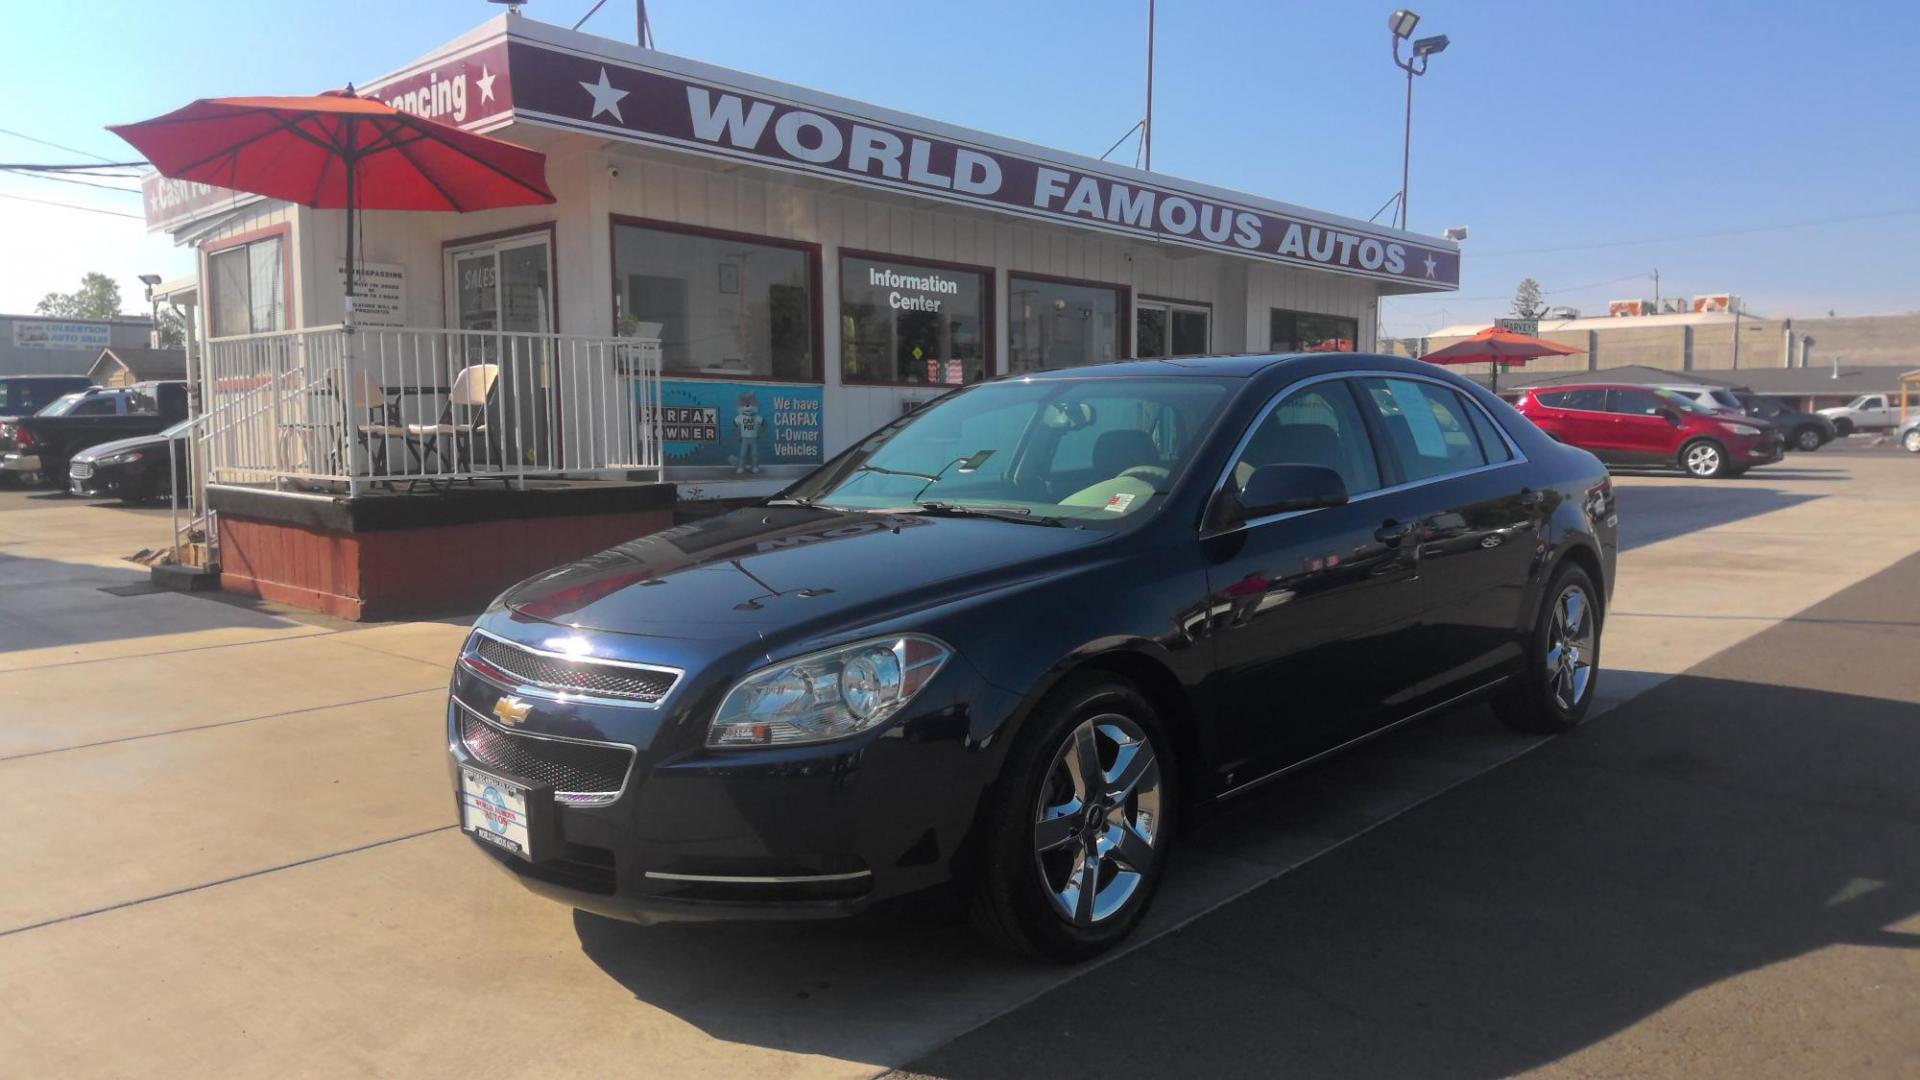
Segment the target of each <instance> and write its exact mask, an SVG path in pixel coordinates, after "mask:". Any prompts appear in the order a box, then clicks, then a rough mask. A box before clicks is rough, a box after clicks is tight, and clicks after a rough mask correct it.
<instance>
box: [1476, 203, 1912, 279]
mask: <svg viewBox="0 0 1920 1080" xmlns="http://www.w3.org/2000/svg"><path fill="white" fill-rule="evenodd" d="M1909 214H1920V207H1913V208H1911V209H1907V210H1889V211H1887V212H1885V213H1879V214H1852V215H1848V216H1846V217H1834V218H1817V219H1815V220H1812V221H1791V222H1785V223H1783V224H1779V225H1752V226H1748V227H1746V228H1740V229H1717V230H1714V231H1712V232H1700V233H1682V234H1680V235H1676V236H1650V237H1646V238H1644V239H1640V240H1609V241H1606V242H1604V243H1598V244H1567V245H1565V246H1562V247H1545V248H1526V249H1524V250H1514V251H1480V252H1475V253H1474V255H1475V257H1476V258H1481V259H1490V258H1495V257H1498V256H1507V255H1546V254H1551V253H1553V252H1557V251H1594V250H1597V249H1599V248H1614V247H1631V246H1633V245H1636V244H1665V243H1670V242H1672V241H1676V240H1711V239H1715V238H1717V237H1722V236H1745V235H1747V234H1749V233H1763V232H1781V231H1783V230H1786V229H1812V228H1818V227H1821V226H1825V225H1845V224H1848V223H1850V222H1855V221H1880V220H1883V219H1885V218H1895V217H1906V216H1907V215H1909ZM1643 276H1644V275H1643Z"/></svg>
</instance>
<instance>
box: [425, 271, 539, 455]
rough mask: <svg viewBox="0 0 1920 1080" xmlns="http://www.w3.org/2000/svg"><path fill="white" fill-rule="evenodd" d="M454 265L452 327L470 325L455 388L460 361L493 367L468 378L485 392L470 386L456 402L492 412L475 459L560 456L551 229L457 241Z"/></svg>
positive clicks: (456, 357)
mask: <svg viewBox="0 0 1920 1080" xmlns="http://www.w3.org/2000/svg"><path fill="white" fill-rule="evenodd" d="M447 270H448V273H447V280H448V283H449V288H450V291H451V293H452V295H451V296H450V297H449V303H448V311H449V312H450V313H451V314H452V316H453V317H452V320H451V321H452V324H453V325H452V326H451V327H450V329H453V330H458V331H462V332H461V333H459V334H456V335H454V341H453V343H452V347H451V348H450V349H449V350H448V354H449V356H450V357H451V358H452V360H453V367H454V370H453V371H452V372H450V373H449V379H450V381H449V383H448V386H449V390H451V389H452V388H453V387H454V385H455V384H456V383H458V382H459V380H460V369H463V368H468V367H474V366H476V365H491V366H492V368H491V372H490V373H484V374H483V373H476V374H475V375H470V376H468V378H467V380H466V387H467V389H468V390H469V391H473V390H476V389H478V388H480V387H482V386H484V387H486V390H485V392H484V394H475V393H471V392H470V393H469V394H468V395H466V399H465V400H455V401H453V402H452V405H451V409H452V410H453V411H454V412H456V413H457V412H459V411H461V410H462V409H463V408H464V409H477V410H479V411H482V412H483V413H484V415H485V430H484V431H476V432H475V436H476V437H475V438H474V440H473V447H474V449H473V460H474V462H475V463H476V464H480V463H494V464H497V465H499V466H502V467H507V468H512V467H514V466H539V467H547V466H551V465H554V464H556V460H555V459H556V454H555V452H554V446H555V443H556V440H555V439H554V438H553V437H552V436H553V434H554V433H555V432H556V430H557V429H558V426H559V415H558V408H559V403H558V399H557V397H556V395H555V392H554V388H555V386H556V384H557V382H558V380H557V378H556V373H555V372H554V371H553V364H554V355H553V340H552V338H551V337H550V335H551V334H552V333H553V249H552V246H551V244H549V242H548V240H547V236H546V234H545V233H538V234H534V235H531V236H516V237H509V238H506V239H502V240H495V241H488V242H486V243H484V244H475V245H470V246H467V247H462V248H456V249H454V250H452V251H449V252H448V254H447ZM487 374H490V376H491V377H487ZM481 399H483V400H481ZM455 420H456V422H459V419H458V417H456V418H455Z"/></svg>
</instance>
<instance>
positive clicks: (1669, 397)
mask: <svg viewBox="0 0 1920 1080" xmlns="http://www.w3.org/2000/svg"><path fill="white" fill-rule="evenodd" d="M1653 393H1654V396H1655V397H1657V398H1659V399H1660V400H1661V401H1663V402H1665V403H1666V404H1668V405H1671V406H1673V407H1674V408H1676V409H1679V410H1681V411H1682V412H1690V413H1693V414H1695V415H1697V416H1712V415H1713V413H1714V410H1712V409H1709V408H1707V407H1706V406H1705V405H1702V404H1700V403H1699V402H1697V401H1695V400H1693V399H1692V398H1690V397H1688V396H1686V395H1685V394H1676V393H1674V392H1673V391H1671V390H1655V391H1654V392H1653Z"/></svg>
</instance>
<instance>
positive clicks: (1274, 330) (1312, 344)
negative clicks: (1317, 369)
mask: <svg viewBox="0 0 1920 1080" xmlns="http://www.w3.org/2000/svg"><path fill="white" fill-rule="evenodd" d="M1267 340H1268V347H1269V348H1271V349H1272V350H1273V351H1274V352H1352V351H1354V350H1355V349H1356V348H1358V347H1359V341H1360V323H1359V322H1358V321H1357V320H1355V319H1349V318H1345V317H1343V316H1340V315H1314V314H1312V313H1310V312H1305V311H1283V310H1282V309H1280V308H1274V309H1273V311H1272V315H1271V316H1270V321H1269V336H1268V339H1267Z"/></svg>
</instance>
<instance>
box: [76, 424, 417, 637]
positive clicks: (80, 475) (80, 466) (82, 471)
mask: <svg viewBox="0 0 1920 1080" xmlns="http://www.w3.org/2000/svg"><path fill="white" fill-rule="evenodd" d="M67 475H68V476H71V477H73V478H74V479H75V480H85V479H86V478H87V477H89V476H92V475H93V462H91V461H75V462H70V463H69V464H68V465H67ZM442 655H445V654H442Z"/></svg>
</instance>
